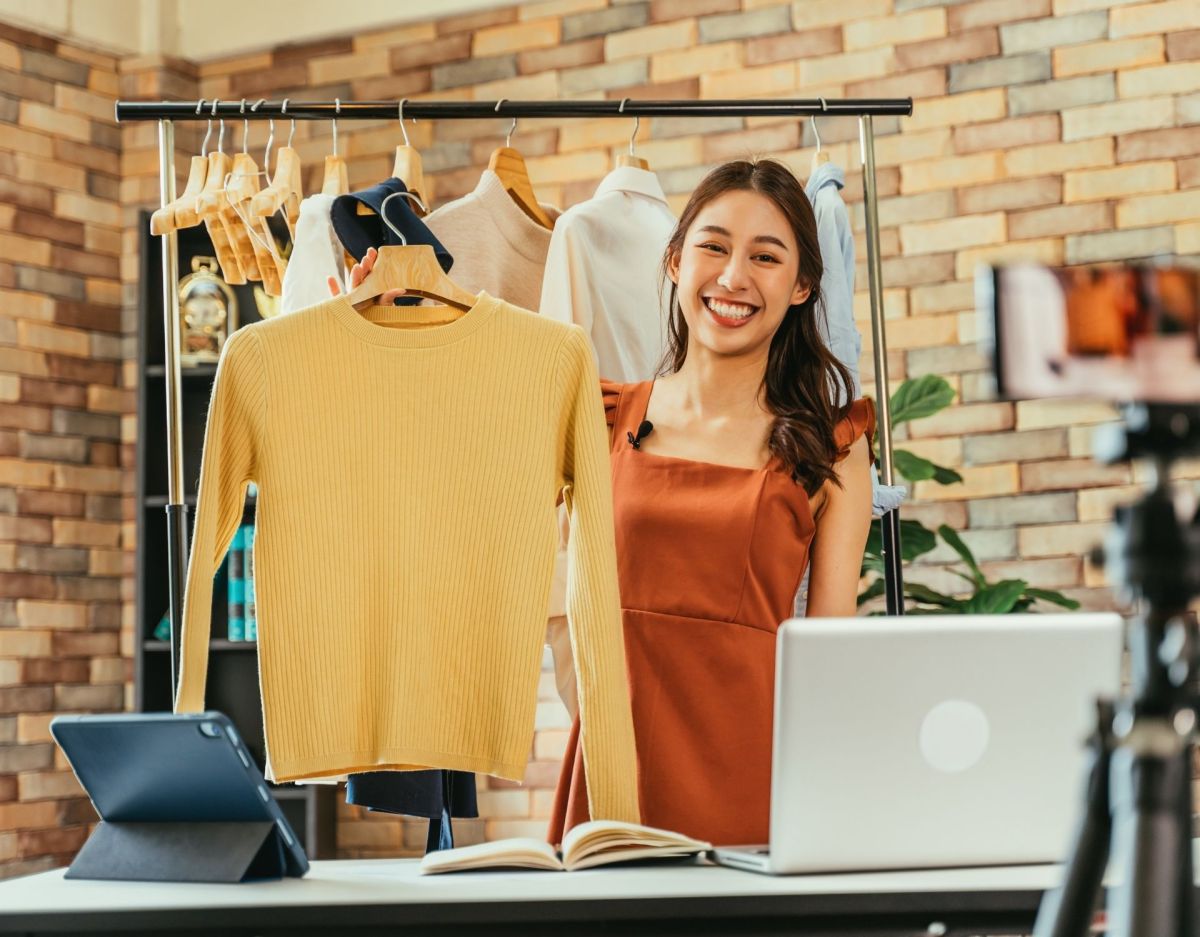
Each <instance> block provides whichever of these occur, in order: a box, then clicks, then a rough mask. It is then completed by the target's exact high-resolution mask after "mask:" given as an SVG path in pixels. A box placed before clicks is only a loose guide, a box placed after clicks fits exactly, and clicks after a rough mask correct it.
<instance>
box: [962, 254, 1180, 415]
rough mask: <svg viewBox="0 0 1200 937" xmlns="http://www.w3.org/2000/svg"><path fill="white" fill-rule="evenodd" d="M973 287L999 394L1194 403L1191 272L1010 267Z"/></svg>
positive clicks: (990, 272)
mask: <svg viewBox="0 0 1200 937" xmlns="http://www.w3.org/2000/svg"><path fill="white" fill-rule="evenodd" d="M977 286H978V292H979V306H980V312H981V314H982V315H983V317H984V320H985V321H984V324H985V326H986V325H991V326H992V327H993V329H994V331H993V332H992V333H991V339H992V341H993V343H994V352H995V356H996V376H997V381H998V385H999V390H1000V393H1001V395H1002V396H1005V397H1009V398H1012V399H1031V398H1039V397H1090V398H1095V399H1102V400H1111V401H1116V402H1126V401H1141V402H1147V403H1200V272H1197V271H1196V270H1190V269H1186V268H1182V267H1134V266H1128V265H1114V266H1103V267H1058V268H1055V267H1043V266H1037V265H1033V264H1017V265H1013V266H1006V267H995V268H986V269H984V270H981V272H980V274H979V279H978V281H977Z"/></svg>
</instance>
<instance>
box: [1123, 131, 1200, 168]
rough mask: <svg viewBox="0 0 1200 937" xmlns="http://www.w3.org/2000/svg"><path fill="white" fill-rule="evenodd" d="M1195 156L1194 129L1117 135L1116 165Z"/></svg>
mask: <svg viewBox="0 0 1200 937" xmlns="http://www.w3.org/2000/svg"><path fill="white" fill-rule="evenodd" d="M1195 155H1196V128H1195V127H1174V128H1171V129H1169V130H1146V131H1143V132H1141V133H1123V134H1117V162H1118V163H1134V162H1141V161H1143V160H1154V159H1170V158H1172V157H1175V156H1195Z"/></svg>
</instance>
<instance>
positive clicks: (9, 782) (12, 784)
mask: <svg viewBox="0 0 1200 937" xmlns="http://www.w3.org/2000/svg"><path fill="white" fill-rule="evenodd" d="M16 799H17V777H16V775H13V774H5V775H0V804H6V803H9V802H10V801H14V800H16Z"/></svg>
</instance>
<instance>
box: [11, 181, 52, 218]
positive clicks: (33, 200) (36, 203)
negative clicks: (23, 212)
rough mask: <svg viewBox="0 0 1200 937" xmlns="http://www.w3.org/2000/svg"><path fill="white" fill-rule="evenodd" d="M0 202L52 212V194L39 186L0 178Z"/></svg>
mask: <svg viewBox="0 0 1200 937" xmlns="http://www.w3.org/2000/svg"><path fill="white" fill-rule="evenodd" d="M0 202H2V203H5V204H12V205H19V206H21V207H22V208H32V209H35V210H37V211H45V212H49V211H53V210H54V193H53V192H51V191H50V189H47V188H44V187H42V186H40V185H31V184H30V183H27V182H18V181H17V180H16V179H5V178H0Z"/></svg>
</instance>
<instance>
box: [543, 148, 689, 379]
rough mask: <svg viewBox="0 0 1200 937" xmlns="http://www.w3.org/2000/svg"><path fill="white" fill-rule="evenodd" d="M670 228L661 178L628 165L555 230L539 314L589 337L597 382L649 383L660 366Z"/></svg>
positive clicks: (570, 211) (572, 210) (673, 221)
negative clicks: (665, 258) (573, 326)
mask: <svg viewBox="0 0 1200 937" xmlns="http://www.w3.org/2000/svg"><path fill="white" fill-rule="evenodd" d="M675 224H676V219H675V216H674V215H673V214H672V213H671V209H670V208H669V207H668V205H667V199H666V196H665V195H664V194H663V190H662V186H661V185H659V182H658V177H657V176H655V175H654V173H652V172H650V171H649V170H646V169H637V168H635V167H632V166H621V167H618V168H617V169H614V170H613V171H612V172H610V173H609V174H608V175H607V176H605V177H604V179H603V180H602V181H601V183H600V185H599V186H598V187H597V188H596V194H595V195H594V196H593V197H592V198H591V199H590V200H588V201H586V202H583V203H581V204H579V205H575V206H573V207H571V208H569V209H567V210H566V211H565V212H563V214H562V215H561V217H559V219H558V221H556V222H555V224H554V233H553V235H552V236H551V238H550V252H549V254H548V256H547V258H546V272H545V275H544V277H543V279H542V299H541V304H540V307H539V309H540V311H541V313H542V315H544V316H549V317H550V318H552V319H558V320H559V321H561V322H574V323H575V324H577V325H579V326H581V327H582V328H583V330H584V331H585V332H587V333H588V335H589V336H590V337H591V340H592V347H593V348H594V349H595V352H596V363H597V367H598V369H599V371H600V376H601V377H604V378H608V379H609V380H614V381H623V382H633V381H646V380H649V379H650V378H652V377H653V376H654V374H655V371H656V370H657V368H658V365H659V363H660V362H661V359H662V355H663V349H664V347H665V342H666V328H665V324H666V306H667V297H668V295H669V294H668V292H667V290H665V289H663V280H662V275H661V265H662V258H663V252H664V251H665V250H666V247H667V241H668V240H669V239H670V237H671V232H672V231H673V230H674V229H675Z"/></svg>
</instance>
